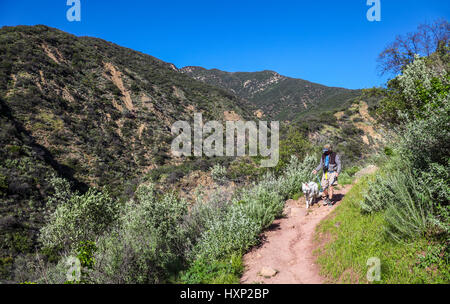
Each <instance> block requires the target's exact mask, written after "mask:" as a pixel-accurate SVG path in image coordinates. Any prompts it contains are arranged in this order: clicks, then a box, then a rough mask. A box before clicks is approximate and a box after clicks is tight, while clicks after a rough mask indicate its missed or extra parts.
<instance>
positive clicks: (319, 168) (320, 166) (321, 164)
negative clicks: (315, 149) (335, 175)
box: [314, 157, 323, 174]
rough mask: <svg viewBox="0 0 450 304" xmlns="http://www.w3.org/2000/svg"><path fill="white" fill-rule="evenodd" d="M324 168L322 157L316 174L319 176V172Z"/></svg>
mask: <svg viewBox="0 0 450 304" xmlns="http://www.w3.org/2000/svg"><path fill="white" fill-rule="evenodd" d="M322 168H323V162H322V157H321V158H320V164H319V165H318V166H317V168H316V169H315V170H314V172H316V173H314V174H317V172H319V171H320V170H321V169H322Z"/></svg>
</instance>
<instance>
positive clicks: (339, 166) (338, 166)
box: [335, 154, 342, 175]
mask: <svg viewBox="0 0 450 304" xmlns="http://www.w3.org/2000/svg"><path fill="white" fill-rule="evenodd" d="M335 162H336V165H337V170H336V171H337V174H338V175H339V174H341V169H342V166H341V158H340V156H339V154H336V159H335Z"/></svg>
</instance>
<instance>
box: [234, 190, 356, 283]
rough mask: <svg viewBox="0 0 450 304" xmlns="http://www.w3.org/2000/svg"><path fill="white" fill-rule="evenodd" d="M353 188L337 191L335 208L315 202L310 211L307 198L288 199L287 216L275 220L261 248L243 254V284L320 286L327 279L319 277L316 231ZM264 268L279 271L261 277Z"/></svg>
mask: <svg viewBox="0 0 450 304" xmlns="http://www.w3.org/2000/svg"><path fill="white" fill-rule="evenodd" d="M350 188H351V185H347V186H344V187H343V188H341V189H340V190H338V191H335V200H337V202H336V203H335V205H334V206H333V207H328V206H322V201H321V200H320V201H319V202H316V203H315V204H314V205H313V206H312V207H311V208H310V209H309V211H307V209H306V206H305V198H304V197H302V198H300V199H299V200H298V201H294V200H288V201H287V202H286V206H285V214H286V217H284V218H281V219H278V220H276V221H274V223H273V224H272V225H271V227H269V229H268V230H267V231H266V232H265V233H264V234H263V242H262V244H261V245H260V246H258V247H255V248H253V250H252V251H250V252H248V253H247V254H245V255H244V265H245V271H244V275H243V276H242V278H241V283H244V284H252V283H266V284H319V283H323V282H324V278H322V277H321V276H320V275H319V268H318V266H317V265H316V264H315V257H314V255H313V250H314V249H315V245H314V243H313V238H314V231H315V228H316V226H317V224H318V223H319V222H320V221H321V220H322V219H324V218H325V217H326V216H327V215H328V214H330V212H331V211H332V210H333V209H334V208H336V206H337V205H339V204H340V202H341V201H342V198H343V197H344V195H345V194H346V193H347V192H348V191H349V190H350ZM263 267H269V268H271V269H274V270H276V271H277V274H276V275H275V276H273V277H270V278H268V277H263V276H261V275H260V274H259V272H260V271H261V270H262V268H263Z"/></svg>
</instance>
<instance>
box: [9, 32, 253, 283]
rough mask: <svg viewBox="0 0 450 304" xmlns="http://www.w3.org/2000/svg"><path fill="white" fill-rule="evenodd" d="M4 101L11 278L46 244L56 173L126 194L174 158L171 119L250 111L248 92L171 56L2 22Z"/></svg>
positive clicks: (81, 185) (83, 185)
mask: <svg viewBox="0 0 450 304" xmlns="http://www.w3.org/2000/svg"><path fill="white" fill-rule="evenodd" d="M0 108H1V111H0V123H1V128H0V130H1V131H0V143H1V144H0V202H1V203H0V215H1V221H0V227H1V229H0V244H1V245H0V246H1V248H0V258H1V261H2V262H1V263H0V275H1V277H3V278H5V276H6V277H7V274H8V273H9V271H10V270H11V269H12V268H13V264H12V263H11V261H13V260H14V257H16V256H18V255H20V254H22V253H30V252H34V250H36V249H37V248H38V247H37V246H38V243H37V239H36V237H37V232H38V230H39V228H40V227H41V226H42V224H43V221H44V219H43V215H44V213H45V210H46V206H45V201H46V199H47V197H48V196H49V194H51V193H52V192H53V190H52V187H51V185H49V183H48V180H50V178H51V177H52V176H53V175H57V176H59V177H62V178H65V179H67V180H68V181H70V182H71V183H72V187H73V190H78V191H81V192H82V193H84V192H86V191H87V189H88V187H92V186H97V187H104V186H108V187H109V188H110V189H111V191H112V192H113V193H112V194H113V195H114V196H122V197H124V199H127V198H128V197H127V196H128V195H130V193H132V192H133V191H134V189H135V188H136V185H137V184H139V182H138V179H139V178H141V177H142V176H143V175H144V174H146V173H148V172H149V171H150V170H151V169H154V168H159V167H161V166H163V165H165V164H172V162H173V160H172V158H171V155H170V151H169V150H170V143H171V141H172V138H173V137H172V135H171V134H170V126H171V124H172V123H173V122H175V121H177V120H187V121H190V120H191V118H192V113H193V112H197V111H198V112H202V113H203V117H204V119H219V120H220V119H223V117H224V112H225V111H234V112H235V113H237V114H238V115H240V116H241V117H244V118H245V117H250V115H249V114H248V113H247V110H246V109H245V108H243V107H242V106H241V104H240V100H238V99H237V98H235V97H234V96H232V95H231V94H229V93H228V92H225V91H223V90H221V89H218V88H215V87H212V86H208V85H206V84H204V83H201V82H198V81H195V80H193V79H192V78H190V77H188V76H186V75H183V74H181V73H179V72H178V71H177V70H176V69H175V68H174V67H173V65H171V64H168V63H165V62H162V61H160V60H158V59H156V58H154V57H151V56H149V55H145V54H142V53H139V52H135V51H132V50H129V49H126V48H123V47H119V46H117V45H114V44H112V43H109V42H106V41H104V40H101V39H96V38H89V37H76V36H74V35H70V34H67V33H64V32H61V31H59V30H56V29H52V28H49V27H46V26H33V27H28V26H18V27H3V28H2V29H0ZM209 166H210V165H209V164H208V163H207V164H206V165H203V166H202V168H203V170H205V171H207V170H208V169H209Z"/></svg>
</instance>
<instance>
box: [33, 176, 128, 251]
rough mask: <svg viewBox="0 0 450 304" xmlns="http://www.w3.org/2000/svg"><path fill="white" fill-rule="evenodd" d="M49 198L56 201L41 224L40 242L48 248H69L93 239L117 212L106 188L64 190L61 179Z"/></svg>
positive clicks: (104, 228) (113, 218) (114, 218)
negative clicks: (82, 190)
mask: <svg viewBox="0 0 450 304" xmlns="http://www.w3.org/2000/svg"><path fill="white" fill-rule="evenodd" d="M60 186H61V188H59V189H58V188H57V191H56V194H55V196H54V197H53V198H52V199H51V200H55V199H59V200H60V201H59V204H58V205H57V206H56V208H55V211H54V212H53V213H52V214H51V215H50V217H49V221H48V223H47V224H46V225H45V226H44V227H42V229H41V234H40V241H41V243H42V244H43V245H44V246H46V247H50V248H59V249H70V248H72V246H73V245H74V244H78V243H79V242H82V241H90V240H94V239H95V238H96V237H98V235H100V234H102V233H103V232H105V231H106V230H107V229H108V227H109V226H110V224H111V223H113V222H114V221H115V220H116V219H117V216H118V211H119V204H118V202H117V201H116V200H114V199H113V198H112V197H111V196H110V195H109V193H108V192H100V191H99V190H96V189H94V188H90V189H89V191H88V192H87V193H85V194H78V193H74V194H72V195H71V196H70V195H68V193H67V192H60V191H59V190H61V189H65V190H67V188H66V186H67V185H64V183H62V184H61V185H60Z"/></svg>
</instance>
